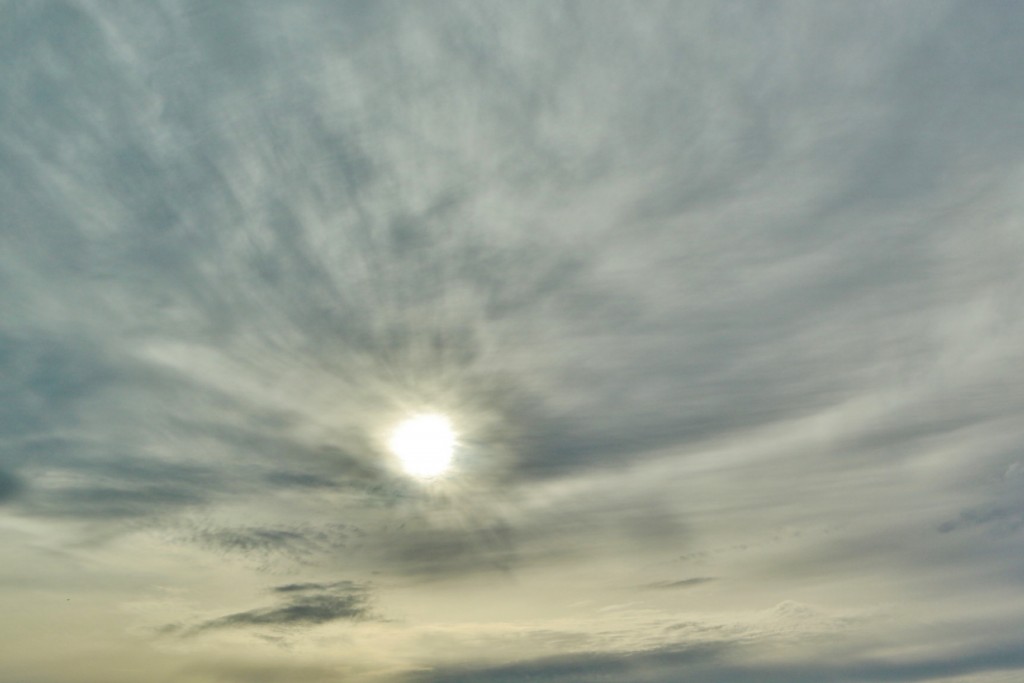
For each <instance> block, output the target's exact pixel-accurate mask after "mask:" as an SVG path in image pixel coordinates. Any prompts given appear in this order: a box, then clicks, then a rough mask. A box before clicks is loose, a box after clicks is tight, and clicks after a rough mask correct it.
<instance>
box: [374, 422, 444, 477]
mask: <svg viewBox="0 0 1024 683" xmlns="http://www.w3.org/2000/svg"><path fill="white" fill-rule="evenodd" d="M388 445H389V446H390V447H391V451H392V452H393V453H394V454H395V455H396V456H398V459H399V460H400V461H401V462H402V467H404V468H405V471H406V472H408V473H409V474H411V475H413V476H416V477H434V476H437V475H438V474H441V473H442V472H444V471H445V470H446V469H448V466H449V465H450V464H451V462H452V456H453V455H454V453H455V432H454V431H452V424H451V422H450V421H449V420H448V418H447V417H445V416H444V415H417V416H416V417H411V418H409V419H408V420H406V421H405V422H403V423H401V424H400V425H398V427H396V428H395V431H394V432H393V433H392V434H391V441H390V442H389V444H388Z"/></svg>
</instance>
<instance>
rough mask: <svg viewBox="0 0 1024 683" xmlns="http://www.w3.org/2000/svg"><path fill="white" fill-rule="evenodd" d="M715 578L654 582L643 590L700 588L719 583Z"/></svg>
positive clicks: (646, 585)
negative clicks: (704, 585) (706, 584)
mask: <svg viewBox="0 0 1024 683" xmlns="http://www.w3.org/2000/svg"><path fill="white" fill-rule="evenodd" d="M717 580H718V579H717V578H715V577H708V576H697V577H694V578H691V579H679V580H677V581H653V582H651V583H647V584H644V585H643V586H641V588H652V589H656V590H664V589H672V588H692V587H694V586H700V585H701V584H705V583H711V582H712V581H717Z"/></svg>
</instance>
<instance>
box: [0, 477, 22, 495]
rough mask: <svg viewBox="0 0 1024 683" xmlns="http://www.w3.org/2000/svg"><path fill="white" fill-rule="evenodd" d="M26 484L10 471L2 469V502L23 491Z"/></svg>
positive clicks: (0, 491) (0, 490)
mask: <svg viewBox="0 0 1024 683" xmlns="http://www.w3.org/2000/svg"><path fill="white" fill-rule="evenodd" d="M23 487H24V485H23V484H22V482H21V480H20V479H18V478H17V477H16V476H14V475H13V474H12V473H10V472H6V471H4V470H0V503H5V502H7V501H8V500H11V499H12V498H14V497H15V496H17V495H18V494H19V493H21V491H22V489H23Z"/></svg>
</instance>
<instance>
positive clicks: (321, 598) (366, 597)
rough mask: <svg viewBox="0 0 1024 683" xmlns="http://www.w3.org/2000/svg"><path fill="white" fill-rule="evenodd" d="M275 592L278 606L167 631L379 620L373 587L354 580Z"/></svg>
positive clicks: (292, 586)
mask: <svg viewBox="0 0 1024 683" xmlns="http://www.w3.org/2000/svg"><path fill="white" fill-rule="evenodd" d="M272 591H273V592H274V593H275V594H276V595H278V596H279V603H278V604H277V605H274V606H272V607H261V608H257V609H251V610H245V611H243V612H235V613H232V614H227V615H225V616H222V617H217V618H215V619H209V620H207V621H204V622H202V623H199V624H197V625H195V626H191V627H189V628H187V629H185V630H182V627H181V626H180V625H177V624H175V625H171V626H168V627H166V629H165V630H166V632H170V633H175V632H177V633H181V634H182V635H197V634H199V633H203V632H206V631H213V630H219V629H227V628H244V627H264V626H265V627H274V628H291V627H309V626H318V625H320V624H326V623H329V622H333V621H365V620H367V619H373V618H376V616H375V614H374V613H373V611H372V610H371V608H370V599H371V594H370V587H369V586H368V585H366V584H358V583H355V582H352V581H338V582H334V583H328V584H317V583H309V584H287V585H283V586H277V587H275V588H273V589H272Z"/></svg>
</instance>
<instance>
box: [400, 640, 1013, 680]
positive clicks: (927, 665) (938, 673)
mask: <svg viewBox="0 0 1024 683" xmlns="http://www.w3.org/2000/svg"><path fill="white" fill-rule="evenodd" d="M736 648H737V646H736V645H735V644H723V645H714V646H697V647H687V648H678V647H673V648H663V649H658V650H652V651H644V652H631V653H625V654H615V655H608V654H599V653H590V654H584V655H573V656H564V657H551V658H546V659H539V660H533V661H523V662H517V663H513V664H507V665H503V666H492V667H479V668H469V667H467V668H450V669H438V670H436V671H432V672H429V673H425V674H423V675H421V676H418V677H416V678H415V680H417V681H423V682H424V683H427V682H428V681H450V682H451V683H460V682H462V681H477V680H487V681H494V682H495V683H518V682H519V681H533V682H536V683H583V682H585V681H629V683H670V682H671V681H678V680H680V677H681V676H682V677H684V679H685V680H687V681H692V682H693V683H755V682H758V683H812V682H814V681H836V682H837V683H867V682H869V681H871V682H873V681H889V682H893V683H897V682H907V683H909V682H911V681H931V680H940V679H942V680H945V679H947V678H952V677H955V676H971V675H976V674H982V673H987V672H996V671H1012V670H1016V669H1020V668H1022V667H1024V649H1022V648H1021V646H1020V644H1019V643H999V644H993V645H989V646H986V647H982V648H978V649H976V650H972V651H966V652H960V653H955V654H951V655H944V656H935V657H924V658H922V657H916V658H915V657H902V658H896V657H892V658H884V659H883V658H862V659H858V658H852V659H849V660H845V661H833V662H791V663H779V662H770V663H768V662H766V663H762V664H756V663H750V664H736V663H732V662H731V661H730V660H732V659H733V658H734V657H735V655H736V654H737V651H736Z"/></svg>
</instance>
